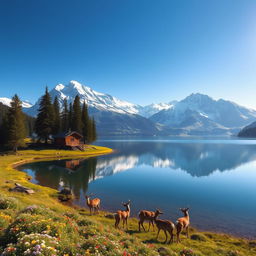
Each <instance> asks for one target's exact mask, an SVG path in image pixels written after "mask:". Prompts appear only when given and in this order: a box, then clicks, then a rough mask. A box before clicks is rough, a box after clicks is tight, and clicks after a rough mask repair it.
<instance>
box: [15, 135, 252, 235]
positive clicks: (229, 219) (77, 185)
mask: <svg viewBox="0 0 256 256" xmlns="http://www.w3.org/2000/svg"><path fill="white" fill-rule="evenodd" d="M97 144H98V145H103V146H108V147H111V148H113V149H116V152H115V153H113V154H111V155H106V156H100V157H95V158H90V159H86V160H83V159H80V160H55V161H48V162H37V163H30V164H25V165H23V166H20V167H18V169H19V170H22V171H25V172H26V173H28V174H29V175H31V176H32V178H33V179H32V182H34V183H37V184H40V185H43V186H48V187H51V188H54V189H59V188H60V185H59V184H60V183H62V182H64V184H65V185H67V186H69V187H71V188H72V190H73V192H74V194H75V195H76V200H75V202H74V203H75V204H78V205H81V206H85V194H86V193H90V192H92V193H94V194H95V195H96V196H97V197H100V198H101V200H102V208H103V209H106V210H109V211H116V210H118V209H122V206H121V202H122V201H127V200H128V199H130V200H131V210H132V215H133V216H137V213H138V212H139V210H141V209H148V210H153V211H154V210H155V209H156V208H159V209H161V210H162V211H163V212H164V215H163V218H168V219H171V220H173V221H175V220H176V219H177V218H178V217H180V216H181V212H179V210H178V209H179V208H180V207H187V206H188V207H190V209H191V210H190V216H191V222H192V226H195V227H197V228H199V229H201V230H210V231H218V232H225V233H230V234H234V235H239V236H244V237H248V238H256V141H254V140H232V139H229V140H217V139H215V140H210V139H202V140H198V139H173V140H171V139H167V140H165V139H162V140H159V139H154V140H153V139H148V140H146V139H144V140H101V141H98V142H97Z"/></svg>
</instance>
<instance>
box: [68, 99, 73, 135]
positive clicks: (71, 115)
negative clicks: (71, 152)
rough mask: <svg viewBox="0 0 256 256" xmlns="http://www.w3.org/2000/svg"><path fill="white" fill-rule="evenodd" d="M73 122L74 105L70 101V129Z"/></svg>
mask: <svg viewBox="0 0 256 256" xmlns="http://www.w3.org/2000/svg"><path fill="white" fill-rule="evenodd" d="M72 122H73V106H72V103H69V111H68V130H71V128H72Z"/></svg>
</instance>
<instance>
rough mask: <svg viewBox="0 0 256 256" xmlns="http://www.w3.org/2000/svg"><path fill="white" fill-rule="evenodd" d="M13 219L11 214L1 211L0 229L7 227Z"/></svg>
mask: <svg viewBox="0 0 256 256" xmlns="http://www.w3.org/2000/svg"><path fill="white" fill-rule="evenodd" d="M11 220H12V217H11V216H10V215H7V214H5V213H4V212H0V231H1V230H3V229H5V228H7V227H8V226H9V224H10V222H11Z"/></svg>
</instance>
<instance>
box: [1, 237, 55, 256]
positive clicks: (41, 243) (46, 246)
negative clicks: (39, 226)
mask: <svg viewBox="0 0 256 256" xmlns="http://www.w3.org/2000/svg"><path fill="white" fill-rule="evenodd" d="M58 251H59V244H58V241H57V239H56V238H55V237H52V236H49V235H47V234H36V233H32V234H29V235H24V236H22V237H21V238H19V239H18V241H17V243H16V244H8V245H7V247H6V248H5V249H4V251H3V253H2V255H3V256H4V255H8V256H15V255H28V256H32V255H44V256H54V255H58Z"/></svg>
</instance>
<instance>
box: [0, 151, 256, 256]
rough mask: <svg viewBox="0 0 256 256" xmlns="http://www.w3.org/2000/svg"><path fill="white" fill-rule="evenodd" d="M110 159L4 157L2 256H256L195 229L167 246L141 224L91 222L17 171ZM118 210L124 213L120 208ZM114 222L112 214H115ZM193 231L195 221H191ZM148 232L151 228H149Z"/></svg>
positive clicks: (248, 243)
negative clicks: (24, 166) (58, 161)
mask: <svg viewBox="0 0 256 256" xmlns="http://www.w3.org/2000/svg"><path fill="white" fill-rule="evenodd" d="M107 153H111V149H108V148H103V147H98V146H91V147H89V148H88V149H87V151H86V152H74V151H57V150H38V151H36V150H24V151H19V152H18V154H16V155H2V156H0V192H1V194H0V253H1V255H47V256H48V255H51V256H53V255H61V256H71V255H76V256H79V255H81V256H82V255H83V256H85V255H113V256H115V255H123V256H128V255H171V256H202V255H205V256H214V255H220V256H253V255H256V241H252V240H247V239H242V238H236V237H232V236H230V235H226V234H216V233H212V232H200V231H198V230H195V229H194V228H190V239H187V238H185V236H184V235H182V237H181V238H182V241H181V243H180V244H177V243H173V244H170V245H166V244H163V241H164V234H163V233H162V232H161V233H160V236H159V239H158V241H156V240H155V237H156V230H155V232H152V231H150V232H138V220H137V219H135V218H131V219H129V221H128V223H129V229H128V230H123V229H122V228H120V229H115V228H114V220H113V219H111V218H107V217H106V215H109V213H106V212H100V214H99V215H93V216H90V215H89V212H88V209H87V207H86V206H85V207H84V208H80V207H70V206H68V205H66V204H63V203H60V202H59V201H58V193H57V192H58V191H56V190H54V189H51V188H47V187H42V186H39V185H35V184H32V183H30V182H29V177H28V175H27V174H25V173H23V172H19V171H17V170H15V169H14V167H13V166H15V165H17V164H21V163H25V162H30V161H42V160H43V159H44V160H49V159H54V158H75V157H78V158H81V157H89V156H95V155H99V154H107ZM15 182H18V183H20V184H21V185H24V186H26V187H29V188H31V189H33V190H34V191H35V193H34V194H32V195H27V194H24V193H19V192H10V191H9V189H10V188H13V187H14V183H15ZM117 209H121V206H120V205H117ZM110 216H111V214H110ZM192 225H193V219H192ZM145 226H146V227H147V224H145Z"/></svg>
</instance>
